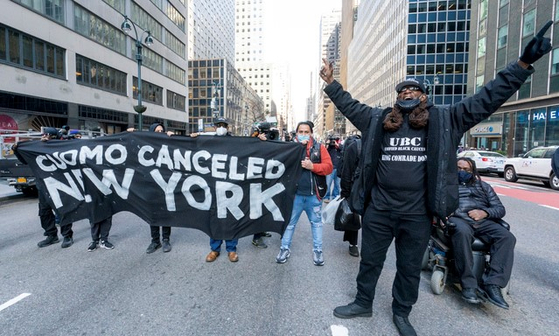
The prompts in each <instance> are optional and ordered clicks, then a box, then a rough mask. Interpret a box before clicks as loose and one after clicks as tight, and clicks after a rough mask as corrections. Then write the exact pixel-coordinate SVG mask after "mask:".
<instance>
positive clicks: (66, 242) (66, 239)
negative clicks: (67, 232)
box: [61, 237, 74, 248]
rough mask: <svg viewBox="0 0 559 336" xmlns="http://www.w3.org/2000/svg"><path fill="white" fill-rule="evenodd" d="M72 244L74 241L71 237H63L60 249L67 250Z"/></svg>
mask: <svg viewBox="0 0 559 336" xmlns="http://www.w3.org/2000/svg"><path fill="white" fill-rule="evenodd" d="M72 244H74V239H72V237H64V240H63V241H62V245H61V247H62V248H67V247H70V246H72Z"/></svg>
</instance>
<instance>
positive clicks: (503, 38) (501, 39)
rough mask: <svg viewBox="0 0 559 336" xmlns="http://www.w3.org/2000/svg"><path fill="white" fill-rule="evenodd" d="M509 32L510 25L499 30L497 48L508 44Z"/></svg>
mask: <svg viewBox="0 0 559 336" xmlns="http://www.w3.org/2000/svg"><path fill="white" fill-rule="evenodd" d="M508 33H509V25H506V26H502V27H501V28H499V31H498V32H497V48H502V47H504V46H506V45H507V37H508Z"/></svg>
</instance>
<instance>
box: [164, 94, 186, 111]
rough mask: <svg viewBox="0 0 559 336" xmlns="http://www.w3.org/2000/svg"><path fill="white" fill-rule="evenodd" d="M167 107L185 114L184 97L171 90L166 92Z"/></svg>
mask: <svg viewBox="0 0 559 336" xmlns="http://www.w3.org/2000/svg"><path fill="white" fill-rule="evenodd" d="M167 107H168V108H172V109H175V110H179V111H183V112H185V111H186V97H185V96H182V95H180V94H178V93H175V92H173V91H171V90H167Z"/></svg>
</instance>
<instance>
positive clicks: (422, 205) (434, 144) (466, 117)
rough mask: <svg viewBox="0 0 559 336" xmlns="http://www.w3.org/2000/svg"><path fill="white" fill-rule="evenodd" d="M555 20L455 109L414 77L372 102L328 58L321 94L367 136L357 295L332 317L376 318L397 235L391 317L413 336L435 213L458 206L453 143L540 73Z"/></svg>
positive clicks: (355, 193) (358, 197) (357, 192)
mask: <svg viewBox="0 0 559 336" xmlns="http://www.w3.org/2000/svg"><path fill="white" fill-rule="evenodd" d="M552 24H553V22H552V21H549V22H548V23H547V24H546V25H545V26H544V27H543V29H541V30H540V31H539V33H538V34H536V36H535V37H534V38H533V39H532V40H531V41H530V42H529V43H528V44H527V45H526V47H525V49H524V52H523V53H522V55H521V56H520V59H519V60H518V61H516V62H513V63H510V64H509V65H508V66H507V67H506V68H505V69H503V70H501V71H500V72H499V73H497V75H496V78H495V79H494V80H492V81H490V82H488V83H487V84H486V85H485V86H484V87H481V88H479V90H476V92H477V93H476V94H475V95H473V96H471V97H467V98H465V99H463V100H461V101H460V102H458V103H456V104H454V105H450V106H435V105H433V103H432V102H430V101H429V99H428V96H427V92H426V89H425V85H424V84H423V82H422V81H418V80H417V79H415V78H408V79H406V80H404V81H402V82H401V83H399V84H398V85H397V86H396V88H395V89H396V93H397V97H396V101H395V104H394V106H393V107H389V108H386V109H381V108H376V107H370V106H367V105H365V104H362V103H360V102H359V101H357V100H355V99H353V98H352V97H351V95H350V94H349V93H348V92H346V91H344V90H343V88H342V86H341V85H340V84H339V83H338V82H337V81H335V80H334V76H333V72H334V68H333V65H332V64H331V63H330V62H328V61H327V60H326V59H324V60H323V62H324V66H323V67H322V69H321V71H320V76H321V78H322V79H323V80H324V81H325V82H326V84H327V86H326V87H325V88H324V91H325V92H326V94H327V95H328V96H329V97H330V99H331V100H332V102H333V103H334V104H335V105H336V107H337V108H338V109H339V110H340V112H341V113H342V114H343V115H344V116H345V117H347V118H348V119H349V121H351V123H352V124H353V125H355V126H356V127H357V128H358V129H359V130H360V131H361V133H362V134H363V138H362V141H363V146H362V152H361V159H360V163H359V167H360V168H361V173H360V176H359V178H358V179H357V180H356V181H355V183H354V188H353V190H352V192H351V198H352V202H351V204H352V206H353V208H354V210H357V211H358V212H359V213H361V214H362V215H363V226H362V249H361V263H360V267H359V274H358V275H357V295H356V297H355V300H354V301H353V302H351V303H350V304H348V305H345V306H339V307H336V308H335V309H334V316H336V317H339V318H354V317H371V316H372V312H373V309H372V308H373V300H374V298H375V288H376V285H377V281H378V279H379V276H380V274H381V271H382V268H383V265H384V261H385V259H386V253H387V251H388V248H389V247H390V245H391V243H392V241H393V240H395V244H396V252H397V260H396V268H397V271H396V275H395V278H394V285H393V287H392V297H393V301H392V313H393V322H394V324H395V326H396V327H397V328H398V331H399V332H400V334H401V335H416V332H415V329H414V328H413V326H412V325H411V323H410V321H409V319H408V316H409V314H410V312H411V310H412V306H413V304H415V302H416V301H417V297H418V289H419V280H420V274H421V264H422V256H423V254H424V252H425V249H426V248H427V243H428V241H429V234H430V231H431V221H432V217H433V216H437V217H439V218H446V217H448V216H449V215H450V214H451V213H453V212H454V211H455V210H456V208H457V207H458V178H457V176H458V175H457V165H456V161H457V160H456V148H457V147H458V144H459V143H460V140H461V138H462V135H463V134H464V133H465V132H466V131H467V130H468V129H470V128H471V127H473V126H475V125H476V124H477V123H479V122H481V121H482V120H484V119H486V118H488V117H489V116H491V114H493V113H494V112H495V111H496V110H497V109H498V108H499V107H500V106H501V105H502V104H504V103H505V102H506V101H507V100H508V99H509V98H510V97H511V96H512V95H514V94H515V93H516V92H517V91H518V89H519V88H520V87H521V86H522V84H523V83H524V82H525V81H526V80H527V79H528V78H530V75H531V74H532V73H533V72H534V71H535V70H534V68H533V67H532V66H531V65H530V64H532V63H534V62H536V61H537V60H538V59H540V58H541V57H543V56H544V55H546V54H547V53H549V52H550V51H551V49H552V47H551V43H550V39H549V38H544V34H545V32H546V31H547V30H548V29H549V27H550V26H551V25H552Z"/></svg>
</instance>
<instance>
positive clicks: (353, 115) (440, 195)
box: [324, 62, 534, 218]
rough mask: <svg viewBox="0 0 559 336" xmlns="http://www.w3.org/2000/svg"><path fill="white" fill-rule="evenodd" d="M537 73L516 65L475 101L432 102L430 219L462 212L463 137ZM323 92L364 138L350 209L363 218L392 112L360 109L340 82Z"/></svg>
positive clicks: (429, 154) (506, 70) (428, 198)
mask: <svg viewBox="0 0 559 336" xmlns="http://www.w3.org/2000/svg"><path fill="white" fill-rule="evenodd" d="M533 72H534V68H533V67H531V66H530V67H529V68H528V69H524V68H522V67H521V66H520V65H518V63H517V62H514V63H511V64H509V65H508V66H507V67H506V68H505V69H504V70H502V71H500V72H499V73H498V74H497V76H496V78H495V79H494V80H492V81H490V82H489V83H487V85H485V86H484V87H483V88H481V90H480V91H479V92H478V93H476V94H475V95H473V96H471V97H468V98H465V99H463V100H462V101H460V102H458V103H456V104H454V105H452V106H444V107H443V106H434V105H433V104H431V103H429V105H428V109H429V123H428V125H427V128H428V131H427V136H428V139H427V207H428V211H429V212H430V213H431V214H432V215H435V216H438V217H440V218H446V217H448V216H449V215H450V214H451V213H452V212H454V210H456V208H457V207H458V178H457V169H456V154H455V153H456V148H457V147H458V144H459V143H460V140H461V138H462V135H463V134H464V132H466V131H467V130H468V129H470V128H471V127H473V126H475V125H476V124H478V123H479V122H480V121H482V120H484V119H486V118H487V117H489V116H490V115H491V114H492V113H493V112H495V111H496V110H497V109H498V108H499V107H500V106H501V105H502V104H504V103H505V102H506V101H507V100H508V99H509V98H510V97H511V96H512V95H513V94H514V93H515V92H516V91H517V90H518V89H519V88H520V86H521V85H522V84H523V83H524V82H525V81H526V79H527V78H528V77H529V76H530V75H531V74H532V73H533ZM324 92H326V94H327V95H328V97H330V99H331V100H332V102H333V103H334V104H335V105H336V107H337V108H338V109H339V110H340V111H341V113H342V114H343V115H344V116H346V117H347V118H348V119H349V121H351V122H352V123H353V125H355V126H356V127H357V128H358V129H359V130H360V131H361V134H362V138H361V139H362V142H363V146H362V150H361V159H360V161H359V167H360V168H361V174H360V176H359V178H358V179H357V180H356V181H355V183H354V186H353V189H352V193H351V198H352V199H351V204H352V206H353V207H354V210H355V211H356V212H358V213H360V214H363V213H364V211H365V209H366V207H367V206H368V205H369V203H370V202H371V201H373V202H374V200H371V189H372V188H373V185H374V184H375V183H376V181H375V179H376V172H377V167H378V160H379V157H380V149H381V148H380V146H381V142H382V139H383V136H384V129H383V120H384V116H385V115H386V114H387V113H388V112H389V111H390V110H391V108H387V109H385V110H382V109H379V108H374V107H370V106H368V105H365V104H362V103H360V102H359V101H357V100H355V99H353V98H352V97H351V95H350V94H349V93H348V92H346V91H344V90H343V88H342V86H341V85H340V83H338V82H337V81H334V82H332V83H331V84H329V85H327V86H326V87H325V88H324Z"/></svg>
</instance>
